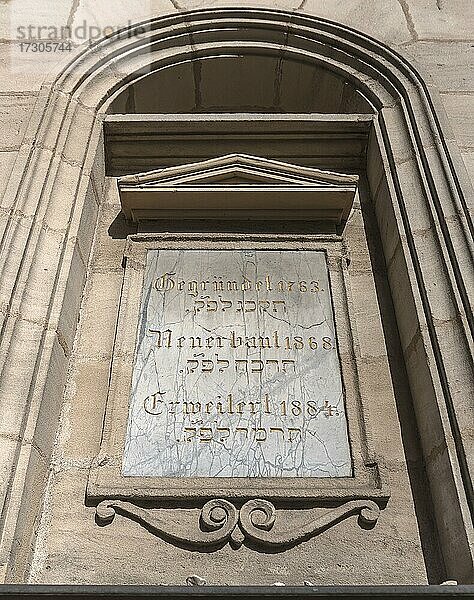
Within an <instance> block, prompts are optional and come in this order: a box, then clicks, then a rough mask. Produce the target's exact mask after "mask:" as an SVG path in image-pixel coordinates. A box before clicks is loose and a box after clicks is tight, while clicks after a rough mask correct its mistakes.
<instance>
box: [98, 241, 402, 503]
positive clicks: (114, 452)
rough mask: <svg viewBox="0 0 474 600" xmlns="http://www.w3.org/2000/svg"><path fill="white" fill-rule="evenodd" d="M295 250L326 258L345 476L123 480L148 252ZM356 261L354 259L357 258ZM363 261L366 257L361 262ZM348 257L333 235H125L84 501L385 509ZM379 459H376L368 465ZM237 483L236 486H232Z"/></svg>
mask: <svg viewBox="0 0 474 600" xmlns="http://www.w3.org/2000/svg"><path fill="white" fill-rule="evenodd" d="M171 249H173V250H177V249H179V250H186V249H189V250H245V249H252V250H280V251H284V250H289V251H291V250H293V251H294V250H301V249H304V250H305V251H322V252H324V253H325V255H326V262H327V267H328V276H329V281H330V287H331V298H332V305H333V311H334V325H335V330H336V339H337V344H338V351H339V360H340V366H341V378H342V385H343V390H344V398H345V407H346V416H347V427H348V436H349V445H350V451H351V456H352V467H353V475H352V476H351V477H338V478H317V477H288V478H281V477H274V478H270V477H269V478H245V477H239V478H221V477H219V478H215V477H140V476H132V477H131V476H123V475H122V473H121V468H122V455H123V448H124V443H125V435H126V429H127V422H128V407H129V399H130V388H131V382H132V373H133V366H134V357H135V350H136V348H135V345H136V336H137V328H138V324H139V319H140V306H141V298H142V289H143V279H144V273H145V266H146V255H147V251H148V250H171ZM360 258H361V257H358V259H360ZM366 260H367V261H368V258H367V259H366ZM348 264H349V260H348V255H347V250H346V247H345V243H344V241H343V238H342V236H340V235H338V234H306V235H305V234H259V235H248V234H245V235H243V234H239V233H213V234H212V235H210V234H202V233H187V234H170V233H162V234H149V233H139V234H133V235H129V236H128V238H127V244H126V248H125V251H124V255H123V269H124V273H123V283H122V292H121V297H120V303H119V308H118V316H117V325H116V336H115V343H114V349H113V355H112V364H111V371H110V380H109V388H108V396H107V402H106V409H105V418H104V426H103V431H102V439H101V444H100V452H99V454H98V455H97V456H96V458H95V459H94V460H93V462H92V465H91V468H90V472H89V477H88V482H87V490H86V497H87V499H88V500H89V501H93V502H97V501H103V500H105V499H110V498H114V499H117V500H130V501H137V500H138V501H153V500H154V499H155V500H159V501H173V502H178V503H180V502H181V503H184V504H186V503H188V502H190V501H191V502H192V501H193V500H203V501H204V500H212V499H213V498H217V497H219V498H228V499H235V500H236V501H237V502H245V501H246V500H251V499H252V498H256V497H258V498H261V499H263V500H273V501H275V500H277V501H283V502H284V501H285V500H290V501H291V502H292V503H294V502H295V501H299V502H307V501H311V500H318V501H319V502H323V503H326V502H327V503H331V502H337V503H340V502H344V501H349V500H356V499H371V500H374V501H376V502H377V503H378V504H380V505H382V506H384V505H385V504H386V502H387V501H388V499H389V497H390V492H389V487H388V482H387V474H386V470H385V468H384V460H383V457H382V456H381V454H380V449H377V451H376V450H375V449H374V448H371V445H370V435H369V434H368V432H369V431H370V426H371V424H370V423H369V422H368V417H367V414H368V411H367V410H366V408H367V407H366V406H365V405H364V399H363V395H362V394H361V391H360V386H359V380H358V365H357V358H356V356H355V353H354V352H353V350H352V343H353V342H352V338H351V326H350V325H351V324H353V323H354V322H355V319H356V316H355V314H354V310H353V308H352V302H351V290H350V276H349V272H348V269H347V267H348ZM374 456H377V460H376V461H375V460H374ZM236 479H237V480H238V485H236Z"/></svg>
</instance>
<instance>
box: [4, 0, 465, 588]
mask: <svg viewBox="0 0 474 600" xmlns="http://www.w3.org/2000/svg"><path fill="white" fill-rule="evenodd" d="M245 54H248V55H252V56H272V57H276V59H277V61H280V62H281V61H284V60H297V61H302V62H306V63H310V64H313V65H317V66H318V68H322V69H324V70H326V71H329V72H331V73H335V74H336V76H337V77H342V78H343V79H344V80H345V81H348V82H351V85H352V86H353V88H354V90H356V91H357V93H358V94H359V95H360V96H361V97H362V98H363V99H364V102H366V103H368V104H369V105H370V106H372V107H373V111H374V125H373V130H372V133H371V139H370V144H369V148H368V161H367V176H368V180H369V184H370V187H371V193H372V195H373V197H374V204H375V212H376V215H377V220H378V224H379V228H380V231H381V235H382V242H383V247H384V253H385V257H386V261H387V264H389V280H390V285H391V289H392V296H393V301H394V306H395V311H396V315H397V320H398V327H399V331H400V336H401V340H402V345H403V348H404V352H405V360H406V365H407V371H408V375H409V379H410V385H411V390H412V394H413V399H414V408H415V413H416V418H417V422H418V427H419V430H420V436H421V440H422V446H423V452H424V457H425V461H426V467H427V472H428V477H429V480H430V487H431V494H432V497H433V502H434V507H435V514H436V520H437V526H438V530H439V534H440V540H441V543H442V547H443V553H444V559H445V562H446V566H447V571H448V575H449V577H450V578H454V579H458V580H460V581H468V580H469V578H470V577H471V570H472V561H471V554H470V553H469V552H470V551H469V549H468V547H469V542H470V541H471V542H472V540H469V539H468V538H469V536H468V533H467V532H469V531H470V526H469V523H470V522H471V519H472V480H471V476H470V468H469V460H472V457H473V455H474V453H473V452H472V451H471V452H469V449H468V448H467V447H466V444H467V442H466V439H467V438H466V437H465V436H464V432H465V431H466V429H467V428H468V425H469V419H470V412H469V405H468V402H469V401H470V398H471V397H472V393H471V394H470V393H466V390H467V389H469V386H471V388H470V389H471V390H472V371H471V370H470V367H471V356H470V353H469V348H470V345H471V344H472V330H473V319H472V313H471V306H472V297H470V294H472V293H473V290H474V286H472V285H471V284H470V280H469V278H470V277H471V276H472V262H471V257H472V238H471V235H472V221H471V218H470V214H469V210H468V203H467V199H466V198H467V197H468V194H469V182H468V180H467V178H466V177H465V175H464V173H463V169H462V166H461V164H460V160H459V154H458V151H457V149H456V146H455V143H454V141H453V138H452V137H451V136H450V132H449V125H448V124H447V123H446V122H445V121H444V115H443V110H442V108H438V107H437V97H436V92H435V90H433V89H432V88H431V86H430V85H429V84H427V83H426V82H425V81H424V80H423V79H422V77H421V76H420V74H419V72H418V71H417V69H416V67H415V66H413V65H412V64H410V63H409V62H408V61H407V60H406V59H405V58H404V57H402V56H400V55H399V54H397V53H396V52H394V51H393V50H391V49H390V48H388V47H387V46H385V45H384V44H381V43H379V42H377V41H376V40H375V39H373V38H370V37H369V36H367V35H363V34H360V33H358V32H356V31H354V30H352V29H350V28H348V27H345V26H341V25H338V24H336V23H332V22H329V21H326V20H323V19H317V18H312V17H303V16H299V15H295V14H292V13H286V12H283V11H273V10H264V9H219V10H198V11H192V12H188V13H182V14H180V15H177V16H175V15H173V16H168V17H162V18H157V19H153V20H150V21H146V22H144V23H140V24H137V25H135V26H133V27H130V28H127V29H124V30H121V31H119V32H116V33H114V34H113V35H111V36H109V37H107V38H104V39H102V40H99V41H98V42H96V43H95V44H93V45H91V46H88V47H85V48H83V49H81V50H79V51H78V52H77V54H76V56H75V57H74V59H73V60H72V61H70V62H69V63H68V64H65V65H64V67H63V68H62V70H61V71H60V73H59V75H58V76H57V77H55V78H53V79H51V81H49V82H47V83H45V84H44V86H43V88H42V92H41V94H40V97H39V99H38V103H37V106H36V109H35V113H34V115H33V117H32V120H31V122H30V124H29V128H28V131H27V134H26V136H25V139H24V142H23V145H22V147H21V149H20V152H19V158H18V160H17V163H16V165H15V168H14V170H13V173H12V176H11V178H10V181H9V183H8V185H7V188H6V191H5V196H4V198H5V200H6V202H5V204H6V207H7V212H6V215H7V218H6V220H5V223H4V225H3V226H2V230H1V235H2V237H1V245H0V252H1V257H2V258H1V263H0V268H1V277H2V281H3V282H4V285H3V292H4V300H3V303H4V306H5V307H6V309H5V317H4V320H3V326H2V340H1V346H0V350H1V355H2V359H3V362H2V384H1V385H2V389H3V392H4V398H5V400H4V402H5V405H6V406H8V410H9V414H10V425H9V427H10V430H9V431H8V434H9V435H10V436H11V437H12V439H14V440H15V443H14V444H12V447H11V451H10V453H9V455H8V456H7V458H6V464H5V471H6V472H8V473H11V477H10V478H9V483H8V485H7V486H6V488H5V490H4V493H5V497H6V502H5V508H4V511H3V513H2V516H1V521H0V524H1V526H2V528H3V544H4V548H3V551H4V552H6V554H7V555H8V554H10V552H11V556H12V557H13V559H12V561H13V562H11V564H10V567H9V568H10V578H11V579H13V580H14V579H21V577H22V573H23V572H24V570H25V569H26V565H27V563H28V555H29V551H30V549H28V548H26V547H25V546H23V547H20V548H19V549H17V550H15V551H12V548H15V547H16V545H17V542H18V540H19V539H28V540H30V541H31V543H33V542H34V522H35V519H36V518H38V514H39V506H40V502H41V498H42V494H43V491H44V479H45V477H46V474H47V471H48V467H49V457H50V454H51V448H52V444H53V439H54V435H55V431H56V428H57V423H58V418H59V411H60V406H61V397H62V388H63V382H64V379H65V373H66V369H67V362H68V357H69V354H70V351H71V347H72V343H73V339H74V334H75V327H76V321H77V313H78V309H79V303H80V297H81V293H82V287H83V283H84V279H85V270H86V263H87V256H88V254H89V250H90V246H91V240H92V233H91V230H92V229H93V224H94V223H95V217H96V214H97V212H96V209H97V202H98V201H99V199H100V196H101V189H102V185H103V180H104V174H103V164H102V162H101V153H100V148H101V123H102V118H103V116H104V115H105V114H106V112H107V110H108V109H109V107H110V105H111V103H112V102H113V100H114V99H115V98H116V97H117V96H118V95H119V94H120V93H121V92H122V91H123V90H124V89H125V88H126V87H127V86H129V85H132V84H134V82H136V81H137V80H139V79H142V78H144V77H147V76H150V75H151V74H152V73H154V72H156V71H157V70H159V69H163V68H165V67H172V66H173V65H176V64H181V63H183V62H185V61H191V63H192V62H193V61H194V62H195V61H196V60H199V59H204V58H209V57H222V56H229V55H236V56H237V55H238V56H242V55H245ZM53 262H54V264H55V267H56V268H55V269H52V268H51V264H52V263H53ZM453 345H456V348H457V353H458V354H457V356H458V357H459V356H461V357H462V360H460V359H459V358H458V359H457V360H454V359H453V356H452V352H451V350H452V347H453ZM25 348H27V349H28V351H27V352H26V353H25ZM18 364H21V377H19V376H18V369H14V368H13V365H18ZM459 382H462V386H461V385H460V384H459ZM469 457H470V458H469ZM440 473H442V474H443V477H440ZM470 513H471V514H470ZM8 548H10V550H8Z"/></svg>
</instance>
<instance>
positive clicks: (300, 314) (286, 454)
mask: <svg viewBox="0 0 474 600" xmlns="http://www.w3.org/2000/svg"><path fill="white" fill-rule="evenodd" d="M141 310H142V314H141V320H140V324H139V333H138V341H137V354H136V362H135V368H134V377H133V382H132V394H131V403H130V412H129V424H128V432H127V439H126V443H125V453H124V460H123V474H124V475H126V476H201V477H206V476H211V477H231V476H233V477H275V476H278V477H298V476H299V477H302V476H306V477H310V476H312V477H343V476H348V475H350V474H351V460H350V453H349V443H348V438H347V430H346V417H345V409H344V399H343V391H342V381H341V374H340V367H339V362H338V355H337V340H336V335H335V329H334V321H333V315H332V306H331V296H330V285H329V280H328V273H327V266H326V260H325V255H324V253H323V252H291V251H286V252H285V251H282V252H270V251H263V252H256V251H253V250H243V251H178V250H161V251H149V252H148V257H147V269H146V273H145V281H144V288H143V296H142V309H141Z"/></svg>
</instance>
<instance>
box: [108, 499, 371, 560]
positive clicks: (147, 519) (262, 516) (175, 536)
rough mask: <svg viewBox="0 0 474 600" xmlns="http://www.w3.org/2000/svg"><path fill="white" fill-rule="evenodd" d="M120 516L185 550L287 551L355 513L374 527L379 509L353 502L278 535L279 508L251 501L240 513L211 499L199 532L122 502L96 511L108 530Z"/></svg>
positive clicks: (363, 523)
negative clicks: (173, 526) (256, 548)
mask: <svg viewBox="0 0 474 600" xmlns="http://www.w3.org/2000/svg"><path fill="white" fill-rule="evenodd" d="M116 513H119V514H120V515H122V516H125V517H128V518H130V519H132V520H134V521H137V522H138V523H140V524H141V525H143V526H144V527H145V528H146V529H148V530H149V531H150V532H151V533H153V534H154V535H156V536H158V537H160V538H162V539H163V540H166V541H168V542H171V543H174V544H176V545H181V546H184V547H189V548H200V547H203V548H206V549H209V548H218V547H222V546H223V545H224V544H225V543H227V542H230V544H231V546H232V547H233V548H234V549H238V548H240V547H241V546H242V544H243V543H244V542H247V543H250V544H252V545H256V546H260V547H263V548H265V547H266V548H273V549H284V548H287V547H291V546H295V545H297V544H299V543H300V542H303V541H305V540H308V539H310V538H312V537H314V536H316V535H318V534H319V533H321V532H323V531H324V530H326V529H328V528H329V527H332V526H333V525H336V524H337V523H339V522H340V521H342V520H344V519H346V518H348V517H349V516H351V515H355V514H358V515H359V523H360V525H361V526H364V527H365V528H370V527H373V526H374V525H375V523H376V522H377V520H378V517H379V515H380V508H379V507H378V505H377V504H376V503H375V502H374V501H372V500H366V499H363V500H350V501H348V502H345V503H344V504H342V505H341V506H338V507H337V508H333V509H330V510H328V511H327V512H326V513H324V514H322V515H321V514H318V516H315V517H314V518H313V519H312V520H311V521H309V522H308V523H306V524H305V525H302V526H300V527H293V528H292V529H290V530H286V531H278V532H276V531H273V526H274V524H275V521H276V513H277V511H276V509H275V507H274V505H273V504H272V503H271V502H268V501H267V500H261V499H255V500H249V501H248V502H246V503H245V504H244V505H243V506H242V507H241V508H240V510H239V509H238V508H236V507H235V506H234V505H233V504H232V503H231V502H229V501H227V500H224V499H221V498H216V499H214V500H210V501H209V502H207V503H206V504H205V505H204V506H203V507H202V509H201V513H200V516H199V520H198V522H197V523H195V525H196V527H195V528H194V529H192V528H189V527H186V529H185V533H184V532H176V531H175V532H173V531H171V530H170V527H169V524H168V520H167V519H166V516H162V515H158V514H156V511H153V509H147V508H142V507H140V506H136V505H135V504H132V503H131V502H125V501H122V500H113V499H112V500H103V501H102V502H100V504H99V505H98V506H97V508H96V519H97V521H98V523H99V524H101V525H107V524H109V523H111V522H112V521H113V519H114V517H115V515H116ZM183 531H184V530H183Z"/></svg>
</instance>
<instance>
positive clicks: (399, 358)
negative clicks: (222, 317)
mask: <svg viewBox="0 0 474 600" xmlns="http://www.w3.org/2000/svg"><path fill="white" fill-rule="evenodd" d="M360 186H361V188H363V193H362V194H361V211H362V218H363V221H364V228H365V233H366V240H367V245H368V248H369V255H370V262H371V266H372V271H373V274H374V281H375V288H376V293H377V300H378V304H379V310H380V315H381V319H382V328H383V334H384V340H385V345H386V349H387V355H388V363H389V368H390V375H391V379H392V384H393V389H394V395H395V402H396V408H397V414H398V420H399V423H400V431H401V436H402V443H403V451H404V454H405V462H406V466H407V471H408V477H409V480H410V487H411V491H412V495H413V503H414V509H415V515H416V520H417V525H418V530H419V534H420V540H421V546H422V551H423V556H424V559H425V567H426V573H427V577H428V581H429V583H440V582H441V581H444V579H445V568H444V563H443V559H442V555H441V551H440V547H439V541H438V537H437V529H436V524H435V523H434V520H433V518H432V516H431V515H433V505H432V500H431V494H430V489H429V485H428V479H427V475H426V471H425V464H424V460H423V454H422V450H421V446H420V440H419V433H418V428H417V423H416V419H415V413H414V409H413V402H412V398H411V393H410V388H409V384H408V375H407V372H406V367H405V360H404V356H403V351H402V347H401V343H400V337H399V333H398V326H397V321H396V316H395V309H394V306H393V302H392V296H391V292H390V287H389V283H388V276H387V268H386V263H385V257H384V255H383V252H382V251H381V248H382V241H381V237H380V232H379V229H378V227H377V220H376V216H375V212H374V207H373V205H372V201H371V199H370V192H369V188H368V183H367V181H366V180H365V179H363V178H361V181H360Z"/></svg>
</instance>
